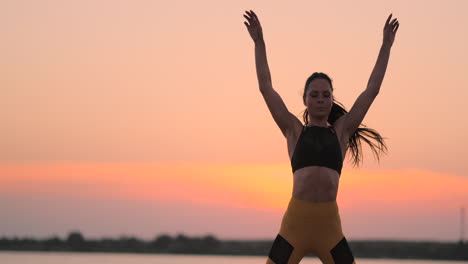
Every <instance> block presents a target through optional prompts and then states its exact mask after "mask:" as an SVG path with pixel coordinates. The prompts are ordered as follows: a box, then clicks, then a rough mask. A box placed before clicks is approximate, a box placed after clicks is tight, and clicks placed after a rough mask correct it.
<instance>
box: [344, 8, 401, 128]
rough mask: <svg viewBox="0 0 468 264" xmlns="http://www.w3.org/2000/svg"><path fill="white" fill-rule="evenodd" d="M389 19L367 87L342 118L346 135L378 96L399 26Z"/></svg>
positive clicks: (356, 125)
mask: <svg viewBox="0 0 468 264" xmlns="http://www.w3.org/2000/svg"><path fill="white" fill-rule="evenodd" d="M391 17H392V14H390V16H389V17H388V18H387V21H386V22H385V26H384V30H383V42H382V46H381V48H380V52H379V56H378V57H377V62H376V63H375V66H374V69H373V70H372V74H371V76H370V78H369V81H368V83H367V87H366V89H365V90H364V92H362V93H361V95H359V97H358V98H357V99H356V102H354V104H353V107H351V110H349V112H348V113H347V114H346V115H345V116H344V117H343V118H344V120H343V126H344V130H345V131H346V132H347V134H348V135H352V134H353V133H354V132H355V131H356V129H357V128H358V127H359V125H360V124H361V122H362V120H363V119H364V116H365V115H366V113H367V111H368V110H369V108H370V106H371V104H372V102H373V101H374V99H375V97H377V95H378V94H379V91H380V86H381V84H382V81H383V79H384V76H385V71H386V70H387V64H388V58H389V57H390V49H391V47H392V45H393V41H394V40H395V34H396V32H397V30H398V27H399V25H400V24H399V22H398V20H397V19H396V18H395V19H393V20H392V21H391V22H390V19H391Z"/></svg>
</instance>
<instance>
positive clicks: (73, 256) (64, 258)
mask: <svg viewBox="0 0 468 264" xmlns="http://www.w3.org/2000/svg"><path fill="white" fill-rule="evenodd" d="M265 262H266V258H265V257H242V256H200V255H169V254H114V253H56V252H52V253H50V252H18V251H0V263H2V264H83V263H86V264H101V263H112V264H188V263H190V264H219V263H239V264H264V263H265ZM356 263H359V264H371V263H376V264H397V263H404V264H410V263H411V264H413V263H414V264H423V263H429V264H458V263H468V261H431V260H394V259H356ZM301 264H321V262H320V261H319V259H317V258H312V257H305V258H304V259H302V261H301Z"/></svg>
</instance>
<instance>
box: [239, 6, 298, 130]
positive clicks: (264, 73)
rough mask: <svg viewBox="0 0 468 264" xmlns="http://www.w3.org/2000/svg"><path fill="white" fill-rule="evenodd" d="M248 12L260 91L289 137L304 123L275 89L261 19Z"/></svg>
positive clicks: (248, 25)
mask: <svg viewBox="0 0 468 264" xmlns="http://www.w3.org/2000/svg"><path fill="white" fill-rule="evenodd" d="M246 14H247V16H246V15H244V17H245V18H246V19H247V20H248V21H249V24H247V22H244V24H245V26H246V27H247V30H248V31H249V33H250V36H251V37H252V39H253V41H254V43H255V66H256V69H257V79H258V86H259V88H260V92H261V93H262V96H263V98H264V99H265V102H266V104H267V106H268V109H269V110H270V113H271V115H272V116H273V119H274V120H275V122H276V124H277V125H278V127H279V128H280V129H281V132H282V133H283V135H284V136H285V137H288V136H289V135H290V134H291V133H292V132H293V131H294V129H293V128H294V126H302V123H301V122H300V121H299V119H298V118H297V117H296V116H295V115H293V114H292V113H290V112H289V111H288V109H287V107H286V105H285V104H284V102H283V100H282V99H281V97H280V95H279V94H278V93H277V92H276V91H275V90H274V89H273V85H272V82H271V75H270V69H269V67H268V62H267V56H266V47H265V41H264V39H263V32H262V27H261V25H260V21H259V20H258V17H257V15H256V14H255V13H254V12H253V11H252V10H250V12H249V11H246Z"/></svg>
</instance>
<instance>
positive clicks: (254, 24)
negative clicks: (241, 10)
mask: <svg viewBox="0 0 468 264" xmlns="http://www.w3.org/2000/svg"><path fill="white" fill-rule="evenodd" d="M245 13H246V14H247V16H246V15H244V17H245V18H246V19H247V21H249V23H247V22H245V21H244V24H245V26H246V27H247V30H248V31H249V33H250V36H251V37H252V39H253V41H254V42H257V41H260V40H263V32H262V26H261V25H260V21H259V20H258V17H257V15H256V14H255V13H254V12H253V11H252V10H250V12H249V11H245Z"/></svg>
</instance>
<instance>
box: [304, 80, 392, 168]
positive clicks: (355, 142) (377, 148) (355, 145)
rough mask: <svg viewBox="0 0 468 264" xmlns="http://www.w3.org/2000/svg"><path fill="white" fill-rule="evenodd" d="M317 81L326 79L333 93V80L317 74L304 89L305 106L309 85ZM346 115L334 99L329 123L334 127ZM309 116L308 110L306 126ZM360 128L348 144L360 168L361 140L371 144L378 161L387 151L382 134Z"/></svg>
mask: <svg viewBox="0 0 468 264" xmlns="http://www.w3.org/2000/svg"><path fill="white" fill-rule="evenodd" d="M315 79H325V80H327V81H328V82H329V84H330V87H331V89H332V91H333V85H332V80H331V79H330V77H328V75H326V74H325V73H322V72H315V73H314V74H312V75H311V76H310V77H309V78H308V79H307V81H306V84H305V88H304V94H303V96H302V99H303V101H304V104H305V97H306V92H307V87H309V84H310V83H311V82H312V81H313V80H315ZM346 113H348V111H346V109H345V108H344V106H343V105H342V104H341V103H340V102H338V101H336V100H335V98H333V106H332V109H331V111H330V115H329V116H328V120H327V121H328V123H329V124H331V125H333V124H334V123H335V121H336V120H338V118H340V117H341V116H343V115H345V114H346ZM308 115H309V112H308V110H307V108H306V109H305V110H304V114H303V119H304V123H305V125H306V126H307V124H308V123H309V119H308ZM360 126H362V127H359V128H358V129H357V130H356V132H354V134H353V135H352V136H350V138H349V142H348V143H349V148H350V149H351V154H352V159H353V165H354V166H358V165H359V163H360V162H362V145H361V140H363V141H364V142H366V143H367V144H369V146H370V147H371V149H372V151H373V153H374V156H375V157H377V160H380V155H379V154H380V153H381V152H383V153H386V151H387V146H386V145H385V142H384V140H383V138H382V137H381V136H380V134H379V133H378V132H377V131H375V130H374V129H371V128H367V127H366V126H365V125H364V124H361V125H360ZM369 138H370V139H373V140H375V141H377V144H375V143H374V142H372V141H370V140H369Z"/></svg>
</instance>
